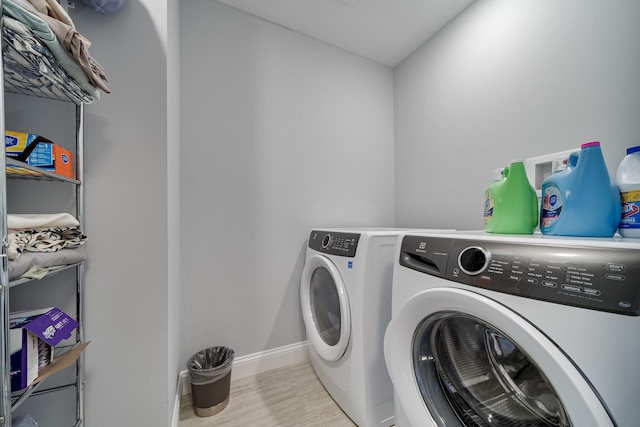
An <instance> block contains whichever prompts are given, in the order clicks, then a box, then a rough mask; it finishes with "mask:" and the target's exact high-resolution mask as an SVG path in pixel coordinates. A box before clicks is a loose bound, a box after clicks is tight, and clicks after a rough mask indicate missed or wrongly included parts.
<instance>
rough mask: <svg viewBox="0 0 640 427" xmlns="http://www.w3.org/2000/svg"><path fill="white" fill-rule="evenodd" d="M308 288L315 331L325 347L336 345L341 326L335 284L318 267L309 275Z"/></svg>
mask: <svg viewBox="0 0 640 427" xmlns="http://www.w3.org/2000/svg"><path fill="white" fill-rule="evenodd" d="M309 286H310V298H311V301H310V302H311V311H312V314H313V318H314V319H315V320H316V321H315V327H316V331H317V332H318V334H319V335H320V338H322V341H324V342H325V343H326V344H327V345H330V346H333V345H336V344H338V341H340V331H341V325H342V322H341V319H342V317H341V315H340V296H339V294H338V288H337V287H336V282H335V281H334V280H333V278H332V277H331V273H329V271H328V270H327V269H326V268H323V267H318V268H316V269H315V270H314V272H313V274H312V275H311V283H310V284H309Z"/></svg>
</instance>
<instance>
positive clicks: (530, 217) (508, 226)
mask: <svg viewBox="0 0 640 427" xmlns="http://www.w3.org/2000/svg"><path fill="white" fill-rule="evenodd" d="M537 225H538V197H537V196H536V191H535V190H534V189H533V187H532V186H531V184H530V183H529V180H528V179H527V173H526V172H525V170H524V163H523V162H522V160H514V161H512V162H511V164H510V165H509V166H507V167H506V168H504V170H503V173H502V177H498V178H497V179H496V180H495V181H493V183H491V185H490V186H489V188H487V191H486V192H485V202H484V229H485V231H486V232H488V233H497V234H533V231H534V230H535V228H536V226H537Z"/></svg>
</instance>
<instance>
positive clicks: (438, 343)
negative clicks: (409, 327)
mask: <svg viewBox="0 0 640 427" xmlns="http://www.w3.org/2000/svg"><path fill="white" fill-rule="evenodd" d="M413 364H414V370H415V375H416V380H417V382H418V385H419V388H420V391H421V393H422V396H423V399H424V401H425V403H426V404H427V406H428V407H429V410H430V411H431V413H432V414H434V415H436V414H437V416H434V419H436V420H438V419H440V420H441V421H440V422H441V425H447V426H449V425H454V424H458V423H459V424H458V425H463V426H466V427H470V426H487V427H489V426H505V427H506V426H508V427H524V426H526V427H537V426H571V422H570V420H569V418H568V416H567V413H566V411H565V409H564V407H563V405H562V402H561V401H560V399H559V397H558V395H557V393H556V392H555V390H554V389H553V387H552V386H551V385H550V383H549V382H548V381H547V379H546V378H545V375H544V373H543V372H541V371H540V369H538V367H537V366H536V364H535V363H534V361H533V360H531V359H530V358H529V357H528V356H527V355H526V354H525V353H524V352H523V351H522V350H521V349H520V348H519V347H518V345H517V343H515V342H514V341H513V340H511V339H510V338H509V337H507V336H505V335H504V334H503V333H501V332H500V330H498V329H497V328H495V327H493V326H492V325H489V324H487V323H485V322H483V321H481V320H479V319H477V318H475V317H472V316H469V315H466V314H461V313H454V312H448V313H439V314H436V315H433V316H430V317H428V318H426V319H425V320H423V321H422V323H421V324H420V326H419V327H418V329H417V330H416V333H415V335H414V343H413ZM445 419H446V421H444V420H445ZM452 421H454V424H451V422H452Z"/></svg>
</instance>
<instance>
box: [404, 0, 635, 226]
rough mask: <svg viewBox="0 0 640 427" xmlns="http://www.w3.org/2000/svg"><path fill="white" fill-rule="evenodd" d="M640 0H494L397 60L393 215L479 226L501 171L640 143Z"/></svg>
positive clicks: (615, 155) (616, 155)
mask: <svg viewBox="0 0 640 427" xmlns="http://www.w3.org/2000/svg"><path fill="white" fill-rule="evenodd" d="M638 17H640V3H638V2H634V1H629V0H616V1H602V0H588V1H585V0H565V1H561V2H558V1H553V0H522V1H516V2H514V1H510V0H490V1H489V0H485V1H478V2H475V3H474V4H473V5H472V6H471V7H470V8H468V9H467V10H466V11H465V12H464V13H463V14H462V15H460V16H459V17H458V18H457V19H456V20H454V21H453V22H452V23H451V24H450V25H448V26H447V27H445V28H444V29H443V30H442V31H441V32H440V33H439V34H437V35H436V36H435V37H433V38H432V39H431V40H429V41H428V42H427V43H425V45H424V46H422V48H421V49H419V50H418V51H417V52H415V53H414V54H413V55H412V56H411V57H410V58H408V59H407V60H405V61H404V62H403V63H402V64H400V65H399V66H398V67H396V69H395V70H394V71H395V72H394V79H395V86H394V88H395V132H396V133H395V162H396V163H395V164H396V175H395V178H396V193H395V196H396V225H398V226H403V227H425V226H430V227H443V228H444V227H453V228H458V229H479V228H482V226H483V222H482V211H483V203H484V190H485V188H486V187H487V186H488V184H489V183H490V181H491V177H492V171H493V169H495V168H497V167H501V166H505V165H507V164H508V163H509V161H510V160H512V159H517V158H520V159H522V158H527V157H535V156H539V155H543V154H547V153H554V152H558V151H563V150H569V149H573V148H575V147H579V146H580V144H581V143H584V142H588V141H593V140H599V141H601V143H602V147H603V152H604V156H605V160H606V162H607V165H608V168H609V172H610V173H611V174H615V171H616V169H617V166H618V163H619V162H620V160H621V159H622V157H623V156H624V155H625V149H626V147H628V146H632V145H637V144H638V143H639V137H638V135H639V134H640V121H639V120H638V112H639V111H640V85H639V84H638V76H639V75H640V55H638V48H637V41H638V40H640V26H639V25H638Z"/></svg>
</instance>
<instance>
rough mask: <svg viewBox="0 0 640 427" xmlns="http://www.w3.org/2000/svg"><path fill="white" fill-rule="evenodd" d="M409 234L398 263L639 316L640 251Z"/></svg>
mask: <svg viewBox="0 0 640 427" xmlns="http://www.w3.org/2000/svg"><path fill="white" fill-rule="evenodd" d="M543 243H544V242H543V241H540V243H537V242H536V243H534V244H528V243H513V242H501V241H482V240H471V239H451V238H437V237H421V236H405V237H404V239H403V243H402V250H401V256H400V264H401V265H404V266H406V267H409V268H412V269H414V270H418V271H421V272H423V273H426V274H431V275H435V276H439V277H443V278H445V279H447V280H451V281H454V282H458V283H463V284H466V285H471V286H476V287H480V288H484V289H490V290H493V291H497V292H504V293H508V294H513V295H519V296H523V297H528V298H534V299H539V300H544V301H550V302H555V303H559V304H566V305H572V306H577V307H584V308H590V309H595V310H602V311H609V312H614V313H621V314H628V315H635V316H638V315H640V251H639V250H637V249H629V248H611V247H606V248H604V247H603V248H595V247H588V246H578V245H575V246H573V245H571V242H569V241H568V242H567V245H566V246H565V245H562V246H560V245H553V246H552V245H548V246H545V245H544V244H543Z"/></svg>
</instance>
